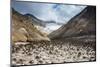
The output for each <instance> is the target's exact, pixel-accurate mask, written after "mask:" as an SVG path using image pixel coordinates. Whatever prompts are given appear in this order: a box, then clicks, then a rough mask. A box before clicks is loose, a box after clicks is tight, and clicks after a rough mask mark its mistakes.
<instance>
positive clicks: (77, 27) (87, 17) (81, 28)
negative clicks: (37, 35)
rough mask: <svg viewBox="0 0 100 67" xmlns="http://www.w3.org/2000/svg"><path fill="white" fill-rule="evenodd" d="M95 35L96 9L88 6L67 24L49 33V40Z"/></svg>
mask: <svg viewBox="0 0 100 67" xmlns="http://www.w3.org/2000/svg"><path fill="white" fill-rule="evenodd" d="M95 34H96V7H95V6H88V7H86V8H85V9H84V10H83V11H82V12H80V13H79V14H78V15H76V16H75V17H73V18H72V19H71V20H70V21H69V22H68V23H67V24H65V25H63V26H62V27H60V28H59V29H58V30H56V31H54V32H52V33H50V35H49V37H50V38H51V39H55V38H58V39H59V38H67V37H75V36H83V35H95Z"/></svg>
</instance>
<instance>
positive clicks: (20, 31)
mask: <svg viewBox="0 0 100 67" xmlns="http://www.w3.org/2000/svg"><path fill="white" fill-rule="evenodd" d="M32 18H33V19H32ZM37 20H38V19H36V18H34V17H31V16H30V17H29V16H28V15H22V14H20V13H19V12H17V11H15V10H14V9H12V41H13V42H18V41H40V40H47V41H49V40H50V39H49V38H48V37H47V33H46V32H44V31H41V30H40V28H41V27H42V25H41V23H40V24H39V22H38V21H37Z"/></svg>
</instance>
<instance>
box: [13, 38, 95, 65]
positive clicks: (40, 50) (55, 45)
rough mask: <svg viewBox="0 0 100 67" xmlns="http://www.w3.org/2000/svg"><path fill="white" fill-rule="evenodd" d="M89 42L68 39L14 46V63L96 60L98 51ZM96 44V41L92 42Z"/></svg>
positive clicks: (32, 63)
mask: <svg viewBox="0 0 100 67" xmlns="http://www.w3.org/2000/svg"><path fill="white" fill-rule="evenodd" d="M82 45H90V44H89V43H87V44H86V43H79V42H74V43H72V42H71V41H68V40H62V41H61V40H53V41H40V42H39V41H34V42H31V43H30V44H24V45H23V44H20V45H13V46H12V64H14V65H34V64H52V63H67V62H82V61H95V60H96V52H95V49H94V48H93V47H92V46H82ZM92 45H95V43H92Z"/></svg>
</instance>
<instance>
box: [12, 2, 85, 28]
mask: <svg viewBox="0 0 100 67" xmlns="http://www.w3.org/2000/svg"><path fill="white" fill-rule="evenodd" d="M11 6H12V7H13V8H14V9H15V10H16V11H18V12H20V13H21V14H26V13H29V14H32V15H34V16H36V17H37V18H39V19H41V20H43V21H55V22H56V23H61V24H66V23H67V22H68V21H69V20H70V19H71V18H72V17H73V16H75V15H77V14H78V13H80V12H81V11H82V10H83V9H84V8H85V7H86V6H80V5H67V4H55V3H35V2H18V1H17V2H15V1H13V2H12V5H11ZM60 26H61V25H57V24H48V25H47V26H46V29H50V30H55V29H58V28H59V27H60Z"/></svg>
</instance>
